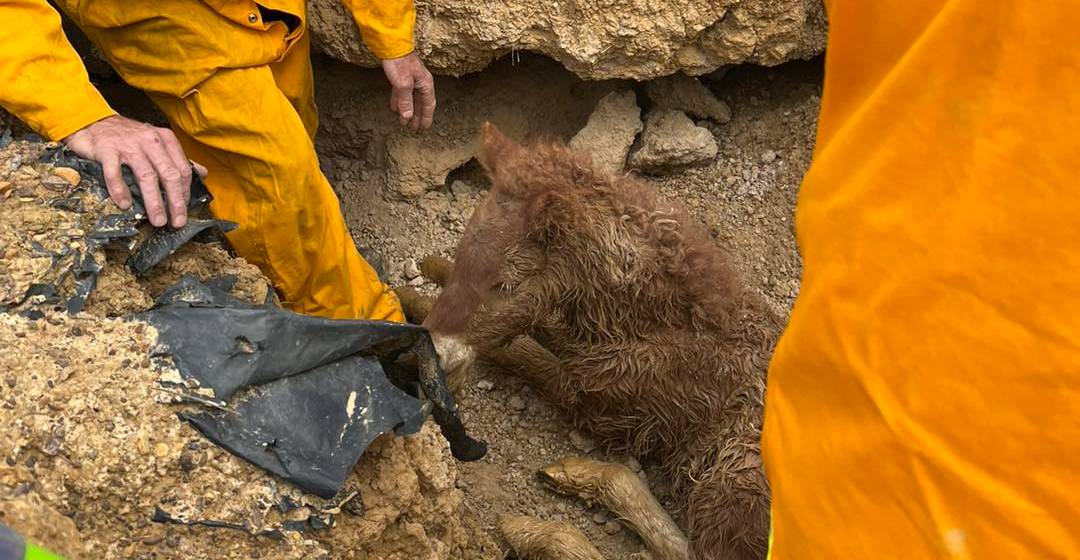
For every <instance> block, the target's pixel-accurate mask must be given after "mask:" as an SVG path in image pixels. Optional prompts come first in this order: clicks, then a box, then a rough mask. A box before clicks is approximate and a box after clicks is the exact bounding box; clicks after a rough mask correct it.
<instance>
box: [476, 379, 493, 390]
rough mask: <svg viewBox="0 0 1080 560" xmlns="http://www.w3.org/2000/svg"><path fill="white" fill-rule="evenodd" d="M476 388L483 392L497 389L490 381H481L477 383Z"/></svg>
mask: <svg viewBox="0 0 1080 560" xmlns="http://www.w3.org/2000/svg"><path fill="white" fill-rule="evenodd" d="M476 388H477V389H480V390H481V391H490V390H492V389H494V388H495V384H494V383H492V382H491V381H490V380H487V379H481V380H480V381H478V382H477V383H476Z"/></svg>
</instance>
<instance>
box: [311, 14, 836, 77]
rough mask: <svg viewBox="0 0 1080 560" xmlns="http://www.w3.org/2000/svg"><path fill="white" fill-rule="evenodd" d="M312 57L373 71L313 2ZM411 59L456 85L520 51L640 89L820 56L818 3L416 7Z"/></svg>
mask: <svg viewBox="0 0 1080 560" xmlns="http://www.w3.org/2000/svg"><path fill="white" fill-rule="evenodd" d="M309 6H310V7H309V12H308V17H309V21H310V25H311V30H312V32H313V39H314V46H315V49H316V50H318V51H321V52H323V53H326V54H328V55H330V56H332V57H334V58H337V59H339V60H343V61H346V62H350V63H353V64H359V65H362V66H376V65H377V60H376V59H375V58H374V57H373V56H372V55H371V54H370V52H369V51H368V50H367V49H366V48H365V47H364V46H363V43H362V41H361V40H360V38H359V34H358V31H357V28H356V24H355V23H354V22H353V20H352V18H351V16H350V15H348V13H347V11H346V10H345V8H344V7H343V6H342V3H341V2H340V1H338V0H311V1H310V2H309ZM416 7H417V25H416V36H417V50H418V51H419V53H420V55H421V56H422V57H423V58H424V59H425V60H426V61H427V64H428V65H429V66H430V67H431V69H432V70H433V71H434V72H436V73H440V74H449V75H453V76H461V75H464V74H467V73H471V72H476V71H478V70H481V69H483V68H484V67H486V66H487V65H488V64H490V63H491V61H492V60H494V59H496V58H498V57H500V56H503V55H511V56H513V55H514V53H517V52H520V51H532V52H539V53H542V54H544V55H547V56H549V57H551V58H553V59H555V60H557V61H559V62H560V63H562V64H563V65H565V66H566V68H568V69H570V70H571V71H573V72H574V73H576V74H577V75H578V76H580V77H582V78H586V79H591V80H596V79H605V78H632V79H637V80H644V79H649V78H656V77H659V76H665V75H667V74H671V73H674V72H676V71H680V70H682V71H684V72H687V73H689V74H695V75H696V74H703V73H706V72H710V71H712V70H715V69H717V68H719V67H721V66H724V65H728V64H739V63H744V62H749V63H755V64H765V65H773V64H778V63H781V62H784V61H787V60H791V59H795V58H808V57H810V56H813V55H815V54H817V53H820V52H821V51H822V50H823V49H824V47H825V15H824V11H823V9H822V5H821V2H820V0H742V1H739V0H672V1H667V2H659V3H658V2H649V1H648V0H626V1H611V0H583V1H579V2H530V1H529V0H508V1H506V2H485V1H483V0H417V2H416Z"/></svg>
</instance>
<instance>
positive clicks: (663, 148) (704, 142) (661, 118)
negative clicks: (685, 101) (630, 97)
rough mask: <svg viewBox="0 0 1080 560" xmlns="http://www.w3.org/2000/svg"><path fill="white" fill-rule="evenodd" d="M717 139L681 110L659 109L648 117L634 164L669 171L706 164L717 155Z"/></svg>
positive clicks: (648, 169) (655, 171) (633, 156)
mask: <svg viewBox="0 0 1080 560" xmlns="http://www.w3.org/2000/svg"><path fill="white" fill-rule="evenodd" d="M717 150H718V148H717V146H716V139H715V138H713V135H712V133H711V132H709V131H708V130H706V129H704V128H702V127H700V126H697V125H696V124H694V122H693V121H691V120H690V117H687V116H686V114H685V113H683V112H681V111H675V110H672V109H659V110H656V111H652V112H650V113H649V115H648V116H647V117H646V118H645V130H644V131H643V132H642V133H641V138H640V140H639V145H638V147H637V149H636V150H635V151H634V152H633V153H631V154H630V166H631V167H633V168H634V169H638V170H640V171H643V172H645V173H650V174H665V173H673V172H676V171H680V170H682V169H685V168H687V167H692V166H695V165H702V164H706V163H708V162H710V161H712V160H713V158H715V157H716V153H717Z"/></svg>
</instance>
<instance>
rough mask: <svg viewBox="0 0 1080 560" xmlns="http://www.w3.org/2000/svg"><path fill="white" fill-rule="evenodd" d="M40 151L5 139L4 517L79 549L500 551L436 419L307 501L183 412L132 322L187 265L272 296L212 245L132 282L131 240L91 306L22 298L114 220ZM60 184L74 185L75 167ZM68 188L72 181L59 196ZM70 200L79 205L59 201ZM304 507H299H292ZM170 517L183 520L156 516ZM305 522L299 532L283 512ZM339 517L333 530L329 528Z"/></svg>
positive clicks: (0, 489)
mask: <svg viewBox="0 0 1080 560" xmlns="http://www.w3.org/2000/svg"><path fill="white" fill-rule="evenodd" d="M44 148H45V145H43V144H42V143H24V142H16V143H14V144H12V145H10V146H8V147H7V148H5V149H0V185H3V184H6V187H4V191H3V193H0V226H2V227H0V248H2V249H0V296H2V297H0V304H4V305H6V306H7V307H8V312H7V313H0V372H2V375H0V523H4V524H5V525H8V526H10V527H11V528H12V529H14V530H15V531H17V532H19V533H20V534H22V535H24V536H25V537H26V538H28V539H29V540H31V541H32V542H36V543H38V544H41V545H43V546H45V547H47V548H49V549H52V550H54V551H57V552H59V553H62V554H64V555H65V557H67V558H69V559H79V558H330V557H333V558H387V559H392V558H402V559H403V558H413V557H419V558H451V557H452V558H494V557H495V556H496V555H497V545H496V544H495V543H494V542H493V541H492V540H491V539H490V537H489V536H488V535H487V533H486V532H484V531H481V530H479V529H477V527H476V524H475V523H474V522H473V521H472V519H471V518H469V517H467V516H461V515H459V514H458V512H459V510H460V509H461V508H462V502H463V494H462V492H461V491H460V490H459V489H457V488H456V487H455V481H456V479H457V476H458V475H457V471H456V466H455V463H454V462H453V461H452V459H451V458H450V454H449V449H448V446H447V445H446V443H445V441H444V440H443V439H442V438H441V436H439V435H438V434H437V430H436V429H435V428H433V427H432V426H430V425H428V426H426V427H425V428H424V429H423V430H422V431H421V432H420V433H419V434H418V435H416V436H414V437H410V438H393V437H385V438H383V439H381V440H380V441H378V442H376V443H375V444H373V445H372V446H371V447H370V448H369V449H368V451H367V453H366V454H365V455H364V456H363V458H362V459H361V461H360V463H359V464H358V465H357V467H356V469H355V471H354V472H353V474H352V475H350V477H349V478H348V480H347V481H346V486H345V488H344V489H343V491H342V492H341V493H340V494H339V496H338V497H336V498H334V499H331V500H323V499H319V498H316V497H314V496H310V495H305V494H303V493H302V492H301V491H299V490H298V489H297V488H295V487H293V486H291V485H289V484H287V483H283V482H281V481H280V480H278V479H276V478H274V477H272V476H270V475H268V474H267V473H265V472H263V471H261V470H260V469H258V468H256V467H254V466H252V465H250V464H248V463H246V462H244V461H242V460H240V459H238V458H236V457H234V456H232V455H231V454H229V453H228V452H226V451H225V450H223V449H220V448H218V447H216V446H214V445H212V444H210V443H209V442H208V441H206V440H205V439H204V438H203V437H202V436H201V435H199V434H198V433H197V432H196V431H195V430H194V429H193V428H191V427H190V426H189V425H188V424H187V423H184V422H182V421H180V420H179V419H178V418H177V416H176V414H177V412H179V411H182V410H186V409H190V408H191V407H192V406H194V405H190V404H185V403H187V402H190V400H184V399H179V400H178V399H177V397H178V395H182V394H184V393H186V392H187V390H186V389H187V387H186V386H185V385H184V384H183V383H182V381H181V379H180V376H179V373H178V372H177V371H176V370H175V369H174V368H173V367H172V366H171V364H170V363H169V362H168V360H167V359H157V358H154V357H153V351H152V350H153V348H154V347H155V345H156V333H155V330H154V328H153V327H151V326H150V325H148V324H146V323H143V322H141V321H138V320H134V319H130V318H121V317H118V316H128V315H130V314H131V313H134V312H138V311H142V310H145V309H147V308H148V307H149V306H150V305H151V304H152V302H153V300H154V299H155V298H156V297H157V296H158V295H160V293H161V292H162V291H163V290H164V289H165V288H166V287H167V286H169V285H171V284H172V283H173V282H175V281H176V280H178V279H179V278H180V277H181V276H182V275H184V274H191V275H194V276H196V277H198V278H200V279H203V280H209V279H211V278H214V277H218V276H221V275H223V274H232V275H235V276H237V278H238V281H237V282H236V285H235V287H234V288H233V295H235V296H237V297H241V298H245V299H247V300H248V301H251V302H252V303H262V302H264V301H265V299H266V296H267V283H266V278H265V277H264V276H262V274H261V273H259V271H258V269H256V268H255V267H254V266H252V265H250V264H248V263H245V262H244V261H243V260H241V259H238V258H236V257H233V256H231V255H230V254H229V253H228V252H227V251H226V250H225V249H224V248H223V247H222V246H219V245H216V244H199V243H195V244H191V245H188V246H186V247H184V248H183V249H181V250H180V251H178V252H177V253H175V254H174V255H172V256H171V257H169V259H168V260H166V261H165V262H164V263H163V264H161V265H159V266H158V267H157V268H155V269H153V270H152V271H151V272H150V273H149V274H148V275H147V276H145V277H136V276H134V275H133V274H132V273H131V272H130V271H129V270H128V269H127V268H126V267H125V266H124V265H123V263H124V261H125V259H126V257H127V255H126V251H125V250H124V249H123V248H116V249H112V250H108V251H104V252H103V253H105V254H100V253H99V254H98V256H99V257H100V259H99V262H103V263H104V265H105V269H104V271H103V274H102V276H101V281H100V284H99V287H98V289H97V290H96V291H95V292H94V293H93V295H92V296H91V297H90V299H89V300H88V302H87V303H88V304H87V307H86V310H85V312H83V313H80V314H78V315H74V316H72V315H68V314H67V313H66V312H64V311H63V310H62V309H61V308H60V306H59V305H58V304H53V303H50V302H48V301H42V298H31V299H30V300H27V301H23V298H22V294H23V293H24V292H25V291H26V288H27V287H28V286H29V285H31V284H36V283H49V284H56V285H57V287H58V288H59V290H60V292H61V294H60V295H61V297H62V298H66V297H67V296H69V295H71V293H72V290H73V288H74V286H73V284H72V283H70V282H68V281H59V280H60V279H61V278H63V270H64V268H65V267H67V266H70V262H69V260H68V258H67V257H64V258H59V259H57V261H56V263H55V266H54V263H53V257H50V256H48V255H45V256H43V255H42V253H45V252H51V253H56V252H58V251H59V250H60V249H62V248H65V247H76V248H79V249H80V250H85V249H86V245H85V241H84V238H85V235H86V233H87V232H88V231H89V230H88V227H87V224H88V223H92V222H93V221H94V219H95V218H96V217H97V216H99V215H101V214H102V213H103V212H111V211H114V210H112V207H111V206H110V205H108V204H104V205H99V204H97V203H96V202H97V201H96V199H94V197H93V196H92V195H91V194H89V193H87V192H78V191H74V190H72V188H71V185H70V184H67V186H66V187H65V186H62V185H59V183H56V182H55V181H52V180H51V179H50V177H53V176H54V175H56V174H57V173H56V172H55V171H54V170H53V169H51V168H49V166H46V165H43V164H40V163H38V162H37V156H38V155H40V153H41V152H42V151H43V150H44ZM61 174H62V176H66V177H69V178H70V177H71V175H70V174H69V173H67V172H61ZM58 189H60V190H58ZM58 195H63V196H65V197H66V196H79V197H82V199H84V209H85V211H84V212H77V211H68V210H61V209H58V208H54V207H51V206H50V205H49V201H50V200H51V199H53V198H55V197H56V196H58ZM287 503H292V504H295V507H292V508H291V509H289V508H284V509H283V508H282V507H281V506H282V504H287ZM157 512H161V513H162V514H164V515H165V516H167V517H168V518H170V519H173V520H176V521H178V522H180V523H184V524H186V523H198V522H215V523H223V524H227V525H228V527H217V528H211V527H205V526H197V527H195V526H186V525H183V524H173V523H161V522H154V521H152V518H153V517H154V516H155V515H157ZM296 521H301V522H306V523H307V524H308V527H307V529H306V530H304V531H297V530H295V527H293V526H290V525H288V522H296ZM320 522H321V523H327V524H332V529H330V530H326V529H325V528H322V529H320V528H319V526H318V524H319V523H320Z"/></svg>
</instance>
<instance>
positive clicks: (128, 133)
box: [64, 115, 206, 228]
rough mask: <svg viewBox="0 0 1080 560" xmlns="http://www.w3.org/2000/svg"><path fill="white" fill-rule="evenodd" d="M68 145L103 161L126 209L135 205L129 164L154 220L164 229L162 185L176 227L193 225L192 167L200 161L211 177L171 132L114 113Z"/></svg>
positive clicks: (111, 193) (115, 193)
mask: <svg viewBox="0 0 1080 560" xmlns="http://www.w3.org/2000/svg"><path fill="white" fill-rule="evenodd" d="M64 144H66V145H67V147H68V149H70V150H71V151H73V152H75V153H76V154H77V155H79V156H81V157H84V158H86V159H91V160H94V161H97V162H99V163H100V164H101V169H102V171H103V173H104V175H105V185H106V187H107V188H108V189H109V197H110V198H112V200H113V202H115V203H116V205H117V206H119V207H120V209H121V210H127V209H128V208H130V207H131V193H130V192H129V191H128V187H127V185H126V184H125V183H124V176H123V173H122V171H121V168H120V165H121V164H126V165H127V166H128V167H130V168H131V171H132V174H133V175H134V176H135V180H136V181H138V183H139V190H140V191H141V192H142V200H143V205H144V206H145V207H146V213H147V217H148V218H149V219H150V223H151V224H153V225H154V226H155V227H161V226H164V225H165V222H166V219H167V216H166V214H165V206H164V201H162V198H161V188H162V187H164V189H165V196H166V198H167V199H168V203H169V216H171V217H172V226H173V227H175V228H179V227H183V226H184V224H186V223H187V205H188V199H189V198H190V196H191V167H192V165H194V166H195V168H196V172H197V173H198V174H199V175H200V176H201V177H205V176H206V168H204V167H202V166H201V165H198V164H193V163H192V162H191V161H189V160H188V159H187V156H185V155H184V150H183V148H181V147H180V142H179V141H178V140H177V139H176V135H175V134H173V132H172V131H171V130H169V129H167V128H158V127H156V126H152V125H149V124H146V123H141V122H139V121H134V120H131V119H128V118H125V117H121V116H119V115H113V116H111V117H106V118H104V119H101V120H100V121H97V122H95V123H93V124H91V125H89V126H87V127H85V128H83V129H81V130H78V131H76V132H75V133H73V134H72V135H71V136H68V137H67V138H65V139H64Z"/></svg>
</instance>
